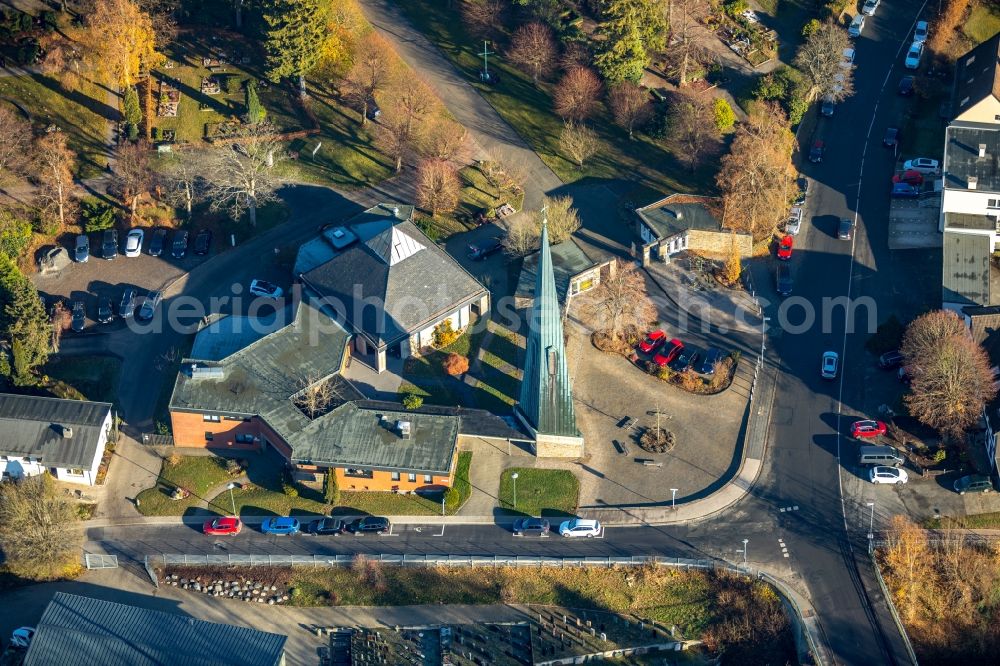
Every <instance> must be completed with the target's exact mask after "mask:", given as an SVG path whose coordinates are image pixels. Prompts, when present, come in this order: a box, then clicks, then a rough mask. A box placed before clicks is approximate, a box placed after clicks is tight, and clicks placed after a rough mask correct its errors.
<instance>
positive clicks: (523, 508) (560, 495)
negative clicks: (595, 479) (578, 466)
mask: <svg viewBox="0 0 1000 666" xmlns="http://www.w3.org/2000/svg"><path fill="white" fill-rule="evenodd" d="M515 473H516V474H517V497H516V500H517V501H516V502H515V501H514V500H515V497H514V485H515V481H514V479H513V478H512V475H513V474H515ZM499 496H500V497H499V503H500V508H501V510H503V511H506V512H508V513H517V514H526V515H529V516H572V515H575V513H576V508H577V505H578V504H579V501H580V481H579V479H577V478H576V475H575V474H573V472H570V471H569V470H565V469H535V468H531V467H511V468H509V469H505V470H504V471H503V474H502V475H501V476H500V492H499Z"/></svg>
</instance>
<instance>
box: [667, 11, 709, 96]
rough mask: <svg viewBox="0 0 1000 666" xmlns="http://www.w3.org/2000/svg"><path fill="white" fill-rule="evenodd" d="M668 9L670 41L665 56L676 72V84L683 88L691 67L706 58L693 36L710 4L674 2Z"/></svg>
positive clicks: (704, 51)
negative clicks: (669, 10)
mask: <svg viewBox="0 0 1000 666" xmlns="http://www.w3.org/2000/svg"><path fill="white" fill-rule="evenodd" d="M670 9H671V12H670V35H671V40H670V44H669V45H668V48H667V56H668V58H669V59H670V62H671V64H672V65H673V67H674V68H675V70H676V72H677V83H678V85H679V86H680V87H682V88H683V87H684V86H686V85H687V84H688V82H689V81H688V74H689V73H690V72H691V67H692V65H695V66H697V65H700V64H701V63H702V62H704V61H705V60H706V59H707V57H708V54H707V51H706V50H705V49H704V48H702V47H701V46H700V45H699V44H698V42H697V41H696V40H695V39H694V36H695V29H696V26H697V25H698V23H699V21H700V20H701V19H702V18H703V17H704V16H705V15H706V14H707V13H709V12H710V11H711V3H710V1H709V0H674V1H672V4H671V7H670Z"/></svg>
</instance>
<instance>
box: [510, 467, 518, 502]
mask: <svg viewBox="0 0 1000 666" xmlns="http://www.w3.org/2000/svg"><path fill="white" fill-rule="evenodd" d="M510 479H511V481H513V482H514V508H515V509H516V508H517V472H514V473H513V474H511V475H510Z"/></svg>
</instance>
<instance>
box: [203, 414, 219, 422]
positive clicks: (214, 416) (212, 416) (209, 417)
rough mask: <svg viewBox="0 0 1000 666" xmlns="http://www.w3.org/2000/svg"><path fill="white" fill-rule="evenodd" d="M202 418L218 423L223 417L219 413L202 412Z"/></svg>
mask: <svg viewBox="0 0 1000 666" xmlns="http://www.w3.org/2000/svg"><path fill="white" fill-rule="evenodd" d="M201 420H202V421H205V422H210V423H218V422H219V421H220V420H221V419H220V418H219V415H218V414H202V415H201Z"/></svg>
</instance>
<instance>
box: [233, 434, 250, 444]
mask: <svg viewBox="0 0 1000 666" xmlns="http://www.w3.org/2000/svg"><path fill="white" fill-rule="evenodd" d="M236 443H237V444H253V435H251V434H245V435H236Z"/></svg>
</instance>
